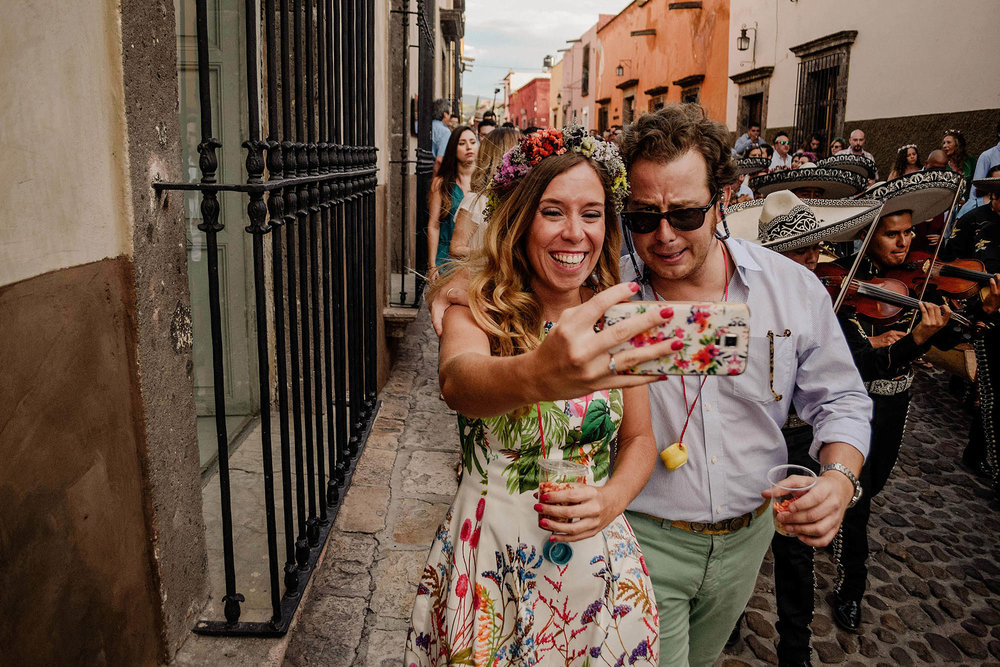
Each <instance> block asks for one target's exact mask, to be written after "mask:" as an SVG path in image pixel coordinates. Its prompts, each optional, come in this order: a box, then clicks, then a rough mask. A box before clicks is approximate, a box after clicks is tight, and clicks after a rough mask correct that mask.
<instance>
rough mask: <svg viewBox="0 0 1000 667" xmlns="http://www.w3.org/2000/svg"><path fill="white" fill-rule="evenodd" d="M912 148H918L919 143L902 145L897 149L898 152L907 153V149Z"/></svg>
mask: <svg viewBox="0 0 1000 667" xmlns="http://www.w3.org/2000/svg"><path fill="white" fill-rule="evenodd" d="M911 148H912V149H914V150H916V148H917V145H916V144H906V145H905V146H900V147H899V148H898V149H896V152H897V153H905V152H906V151H907V150H909V149H911Z"/></svg>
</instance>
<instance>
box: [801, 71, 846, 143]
mask: <svg viewBox="0 0 1000 667" xmlns="http://www.w3.org/2000/svg"><path fill="white" fill-rule="evenodd" d="M843 62H844V55H843V54H841V53H831V54H828V55H824V56H820V57H818V58H809V59H806V60H802V61H801V62H800V63H799V71H798V81H797V84H796V91H795V129H794V131H793V132H792V134H793V135H794V136H793V137H792V142H793V143H792V145H793V146H794V147H796V148H797V147H798V146H801V145H802V144H803V143H804V142H805V140H806V139H807V138H808V137H809V136H810V135H812V133H814V132H816V133H818V134H819V135H820V136H821V137H822V138H823V141H822V143H821V145H822V146H829V145H830V142H831V141H832V140H833V138H834V137H835V136H836V135H837V134H838V133H839V132H840V126H841V125H842V124H843V122H844V106H845V104H846V102H847V100H846V93H847V88H846V85H845V82H844V81H843V77H842V72H841V67H842V66H843Z"/></svg>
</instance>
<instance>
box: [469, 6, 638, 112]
mask: <svg viewBox="0 0 1000 667" xmlns="http://www.w3.org/2000/svg"><path fill="white" fill-rule="evenodd" d="M629 2H631V0H467V2H466V3H465V55H466V57H468V58H475V59H476V60H475V62H473V63H472V69H471V70H470V71H466V72H465V74H464V75H463V77H462V92H463V94H464V96H465V97H466V98H469V97H474V96H476V95H480V96H482V97H483V98H489V99H492V97H493V89H494V88H501V89H502V88H503V85H502V84H500V83H498V82H500V81H502V80H503V77H504V76H505V75H506V74H507V70H508V69H513V70H515V71H519V72H541V71H542V58H544V57H545V56H546V55H551V56H553V62H558V61H559V59H560V58H561V57H562V55H563V54H561V53H558V52H557V49H562V48H566V47H567V46H569V45H568V44H566V40H567V39H576V38H577V37H579V36H580V35H582V34H583V33H584V32H586V31H587V29H588V28H590V26H592V25H594V24H595V23H597V15H598V14H600V13H602V12H603V13H605V14H617V13H618V12H620V11H621V10H623V9H624V8H625V7H627V6H628V4H629ZM502 95H503V91H502V90H501V92H500V96H502ZM500 96H498V98H499V97H500ZM498 101H499V100H498Z"/></svg>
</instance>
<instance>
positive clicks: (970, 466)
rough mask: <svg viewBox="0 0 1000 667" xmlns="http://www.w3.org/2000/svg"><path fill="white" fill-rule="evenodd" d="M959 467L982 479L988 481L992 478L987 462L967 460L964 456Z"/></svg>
mask: <svg viewBox="0 0 1000 667" xmlns="http://www.w3.org/2000/svg"><path fill="white" fill-rule="evenodd" d="M959 467H961V468H962V469H963V470H965V471H966V472H968V473H971V474H973V475H975V476H976V477H978V478H980V479H986V480H988V479H989V478H990V469H989V466H987V465H986V462H985V461H973V460H971V459H966V458H965V457H964V456H963V457H962V459H961V461H960V463H959Z"/></svg>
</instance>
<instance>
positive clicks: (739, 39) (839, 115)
mask: <svg viewBox="0 0 1000 667" xmlns="http://www.w3.org/2000/svg"><path fill="white" fill-rule="evenodd" d="M987 17H992V18H996V17H997V6H996V3H994V2H992V1H991V0H967V1H966V2H963V3H960V4H956V3H941V2H935V1H934V0H886V1H884V2H876V3H872V2H865V1H864V0H843V1H842V2H837V3H815V2H798V3H795V2H791V3H790V2H784V1H783V0H732V3H731V7H730V24H729V25H730V27H729V40H728V43H729V56H728V57H729V79H730V83H729V91H728V112H727V122H728V124H729V127H730V128H731V129H733V130H734V131H735V132H736V133H743V132H744V131H746V127H747V125H748V123H749V122H761V123H762V124H763V127H764V129H765V133H764V136H765V139H767V140H771V138H772V137H773V136H774V134H775V132H777V131H778V130H784V131H789V132H791V133H792V134H793V145H794V146H798V145H799V144H800V143H801V141H802V140H803V139H804V138H805V137H806V135H809V134H812V133H813V132H816V133H818V134H820V135H821V136H822V138H823V139H824V146H828V145H829V140H830V139H832V138H833V137H836V136H842V137H845V138H846V137H847V136H848V135H849V134H850V132H851V131H852V130H853V129H861V130H863V131H864V132H865V134H866V146H865V147H866V149H867V150H868V151H870V152H871V153H872V154H873V155H874V156H875V158H876V160H877V162H878V165H879V171H880V173H881V174H883V175H884V174H888V172H889V170H890V169H891V167H892V163H893V160H894V158H895V155H896V150H897V149H898V148H899V147H900V146H903V145H905V144H910V143H914V144H917V146H918V148H919V150H920V155H921V158H923V157H926V155H927V154H928V152H929V151H930V150H933V149H934V148H938V147H939V146H940V143H941V139H942V136H943V134H944V132H945V131H946V130H948V129H959V130H961V131H962V132H963V133H964V134H965V136H966V139H967V141H968V150H969V153H970V154H972V155H973V156H974V155H975V154H976V153H978V152H980V151H982V150H984V149H985V148H987V147H989V146H992V145H994V144H995V143H996V135H995V132H994V129H995V127H996V123H997V120H998V118H1000V86H998V85H995V83H996V76H995V75H993V74H992V73H994V72H996V71H997V70H998V66H1000V53H998V52H997V51H996V49H989V48H983V45H986V44H990V43H992V42H993V41H994V40H995V37H996V31H995V26H994V23H995V21H990V20H987ZM956 42H960V43H961V44H962V46H961V47H958V48H952V46H951V45H952V44H954V43H956Z"/></svg>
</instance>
